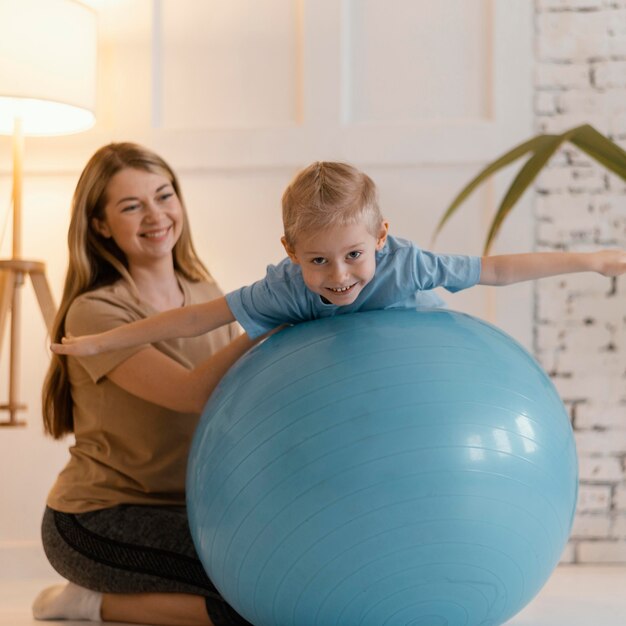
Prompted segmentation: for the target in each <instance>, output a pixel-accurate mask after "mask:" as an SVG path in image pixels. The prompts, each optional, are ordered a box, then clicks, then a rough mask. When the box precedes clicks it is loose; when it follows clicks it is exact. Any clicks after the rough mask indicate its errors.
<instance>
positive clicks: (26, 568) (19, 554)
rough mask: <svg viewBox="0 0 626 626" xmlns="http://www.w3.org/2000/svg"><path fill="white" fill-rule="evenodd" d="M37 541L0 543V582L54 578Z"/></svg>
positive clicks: (54, 575)
mask: <svg viewBox="0 0 626 626" xmlns="http://www.w3.org/2000/svg"><path fill="white" fill-rule="evenodd" d="M56 577H58V574H57V573H56V572H55V571H54V570H53V569H52V567H51V566H50V563H48V559H46V555H45V553H44V551H43V547H42V546H41V542H39V541H0V580H7V579H12V580H16V579H29V578H41V579H46V578H56Z"/></svg>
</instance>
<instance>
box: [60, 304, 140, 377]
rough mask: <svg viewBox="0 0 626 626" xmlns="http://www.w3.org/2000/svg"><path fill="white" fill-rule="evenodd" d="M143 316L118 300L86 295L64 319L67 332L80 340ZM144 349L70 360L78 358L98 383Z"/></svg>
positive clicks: (137, 348)
mask: <svg viewBox="0 0 626 626" xmlns="http://www.w3.org/2000/svg"><path fill="white" fill-rule="evenodd" d="M141 317H143V316H142V315H140V314H139V313H138V312H137V311H133V310H132V309H131V308H130V307H129V306H127V305H126V306H125V305H124V303H122V302H121V301H120V302H117V301H116V300H115V298H112V297H107V296H98V295H90V294H85V295H83V296H81V297H79V298H77V299H76V300H75V301H74V302H73V304H72V305H71V306H70V309H69V311H68V314H67V318H66V320H65V333H66V334H70V335H74V336H77V337H78V336H80V335H91V334H95V333H101V332H104V331H106V330H110V329H111V328H116V327H117V326H121V325H123V324H128V323H129V322H133V321H135V320H137V319H141ZM145 348H146V345H143V346H135V347H133V348H127V349H125V350H114V351H110V352H104V353H102V354H97V355H92V356H85V357H69V358H75V359H76V360H77V361H78V363H80V365H82V367H83V368H84V369H85V371H86V372H87V374H88V375H89V377H90V378H91V379H92V380H93V382H98V381H99V380H100V379H101V378H102V377H103V376H106V375H107V374H108V373H109V372H110V371H112V370H113V369H115V368H116V367H117V366H118V365H119V364H120V363H123V362H124V361H125V360H126V359H128V358H130V357H131V356H133V355H134V354H136V353H138V352H140V351H141V350H143V349H145Z"/></svg>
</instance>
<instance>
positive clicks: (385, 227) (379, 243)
mask: <svg viewBox="0 0 626 626" xmlns="http://www.w3.org/2000/svg"><path fill="white" fill-rule="evenodd" d="M388 233H389V222H383V223H382V224H381V225H380V232H379V233H378V239H377V240H376V250H382V249H383V248H384V247H385V242H386V241H387V234H388Z"/></svg>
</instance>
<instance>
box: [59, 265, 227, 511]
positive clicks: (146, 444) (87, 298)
mask: <svg viewBox="0 0 626 626" xmlns="http://www.w3.org/2000/svg"><path fill="white" fill-rule="evenodd" d="M179 282H180V285H181V288H182V290H183V293H184V304H185V305H189V304H194V303H198V302H205V301H206V300H210V299H213V298H216V297H219V296H220V295H222V294H221V292H220V290H219V289H218V287H217V286H215V285H212V284H209V283H206V282H199V283H192V282H190V281H187V280H185V279H184V278H183V277H182V276H179ZM155 313H156V311H155V310H154V309H152V307H151V306H150V305H148V304H147V303H145V302H140V301H137V298H136V297H135V296H134V295H133V294H132V292H131V291H130V288H129V285H128V283H127V282H126V281H124V280H119V281H118V282H116V283H114V284H113V285H110V286H108V287H102V288H100V289H96V290H94V291H91V292H89V293H86V294H83V295H82V296H80V297H78V298H77V299H76V300H75V301H74V302H73V303H72V305H71V307H70V310H69V312H68V315H67V321H66V328H65V330H66V333H71V334H72V335H85V334H91V333H97V332H101V331H104V330H108V329H110V328H114V327H116V326H120V325H121V324H125V323H127V322H131V321H133V320H138V319H142V318H145V317H148V316H150V315H154V314H155ZM234 334H235V333H234V331H233V329H232V328H229V327H224V328H220V329H218V330H215V331H213V332H211V333H208V334H207V335H204V336H202V337H195V338H187V339H174V340H171V341H164V342H161V343H158V344H154V347H155V348H156V349H157V350H160V351H161V352H163V353H164V354H166V355H167V356H169V357H170V358H172V359H174V360H175V361H177V362H178V363H180V364H182V365H184V366H185V367H187V368H189V369H191V368H193V367H194V366H195V365H197V364H198V363H200V362H201V361H203V360H205V359H207V358H208V357H209V356H210V355H211V354H213V353H214V352H216V351H217V350H219V349H220V348H222V347H224V346H226V345H227V344H228V343H229V342H230V340H231V337H232V336H234ZM144 347H145V346H144ZM144 347H141V346H140V347H136V348H131V349H127V350H120V351H115V352H107V353H104V354H100V355H95V356H90V357H76V358H74V357H69V358H68V370H69V378H70V382H71V388H72V399H73V402H74V434H75V438H76V445H74V446H72V447H70V460H69V462H68V464H67V465H66V466H65V468H64V469H63V471H62V472H61V473H60V474H59V477H58V478H57V481H56V483H55V484H54V486H53V487H52V490H51V492H50V494H49V496H48V506H50V507H51V508H53V509H55V510H57V511H64V512H67V513H84V512H87V511H93V510H96V509H102V508H107V507H111V506H116V505H118V504H130V503H132V504H148V505H149V504H161V505H182V504H184V503H185V472H186V465H187V455H188V451H189V446H190V444H191V438H192V436H193V432H194V429H195V427H196V424H197V422H198V415H195V414H188V413H178V412H176V411H172V410H170V409H166V408H163V407H161V406H158V405H156V404H152V403H151V402H147V401H145V400H142V399H140V398H138V397H137V396H134V395H132V394H130V393H128V392H126V391H124V390H123V389H121V388H120V387H118V386H117V385H115V384H114V383H112V382H111V381H110V380H109V379H108V378H107V374H108V373H109V372H111V371H112V370H113V369H115V367H116V366H117V365H119V364H120V363H122V362H123V361H124V360H126V359H127V358H129V357H130V356H131V355H133V354H135V353H136V352H138V351H139V350H142V349H143V348H144Z"/></svg>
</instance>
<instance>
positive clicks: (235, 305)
mask: <svg viewBox="0 0 626 626" xmlns="http://www.w3.org/2000/svg"><path fill="white" fill-rule="evenodd" d="M282 203H283V224H284V230H285V232H284V236H283V237H282V243H283V246H284V247H285V250H286V251H287V255H288V258H286V259H285V260H283V261H282V262H281V263H279V264H278V265H276V266H269V267H268V268H267V274H266V276H265V278H264V279H262V280H260V281H257V282H256V283H253V284H252V285H249V286H247V287H243V288H241V289H238V290H236V291H233V292H231V293H229V294H227V295H226V296H225V297H222V298H217V299H216V300H212V301H210V302H207V303H203V304H197V305H192V306H188V307H182V308H178V309H173V310H170V311H166V312H164V313H160V314H158V315H155V316H153V317H150V318H148V319H145V320H140V321H137V322H133V323H130V324H127V325H125V326H121V327H118V328H115V329H113V330H110V331H107V332H104V333H101V334H98V335H85V336H83V337H69V338H64V339H63V343H62V344H52V350H53V352H56V353H57V354H71V355H89V354H97V353H99V352H104V351H107V350H115V349H120V348H126V347H130V346H135V345H140V344H144V343H153V342H157V341H162V340H165V339H170V338H174V337H191V336H196V335H200V334H203V333H206V332H208V331H210V330H213V329H215V328H218V327H220V326H223V325H224V324H228V323H230V322H233V321H235V320H236V321H238V322H239V323H240V324H241V325H242V327H243V328H244V330H245V331H246V332H247V333H248V335H249V336H250V337H251V338H254V337H257V336H259V335H262V334H263V333H265V332H267V331H269V330H271V329H273V328H275V327H277V326H280V325H282V324H296V323H298V322H303V321H306V320H311V319H317V318H322V317H329V316H332V315H337V314H343V313H351V312H355V311H365V310H372V309H388V308H398V307H402V308H414V307H415V306H416V305H424V304H429V302H425V301H424V300H423V295H424V294H422V293H421V292H424V291H428V290H431V289H434V288H435V287H445V288H446V289H448V290H449V291H452V292H454V291H458V290H460V289H466V288H468V287H472V286H473V285H476V284H481V285H508V284H511V283H515V282H520V281H524V280H533V279H537V278H543V277H547V276H554V275H557V274H566V273H571V272H584V271H595V272H598V273H600V274H602V275H604V276H618V275H620V274H622V273H624V272H626V252H624V251H622V250H602V251H599V252H592V253H567V252H554V253H530V254H514V255H502V256H490V257H483V258H482V259H481V258H480V257H473V256H458V255H457V256H454V255H439V254H433V253H431V252H427V251H424V250H421V249H420V248H418V247H417V246H415V245H414V244H412V243H410V242H408V241H405V240H402V239H397V238H395V237H392V236H390V235H388V230H389V225H388V223H387V222H386V221H385V220H384V218H383V216H382V214H381V212H380V208H379V206H378V202H377V198H376V187H375V185H374V183H373V182H372V180H371V179H370V178H369V177H368V176H367V175H365V174H364V173H362V172H360V171H358V170H357V169H355V168H354V167H351V166H350V165H346V164H342V163H332V162H318V163H314V164H313V165H310V166H309V167H307V168H306V169H304V170H303V171H301V172H300V173H299V174H298V175H297V176H296V177H295V179H294V180H293V181H292V183H291V184H290V185H289V187H287V189H286V191H285V193H284V194H283V200H282ZM432 295H434V294H432ZM430 304H437V300H431V301H430Z"/></svg>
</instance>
